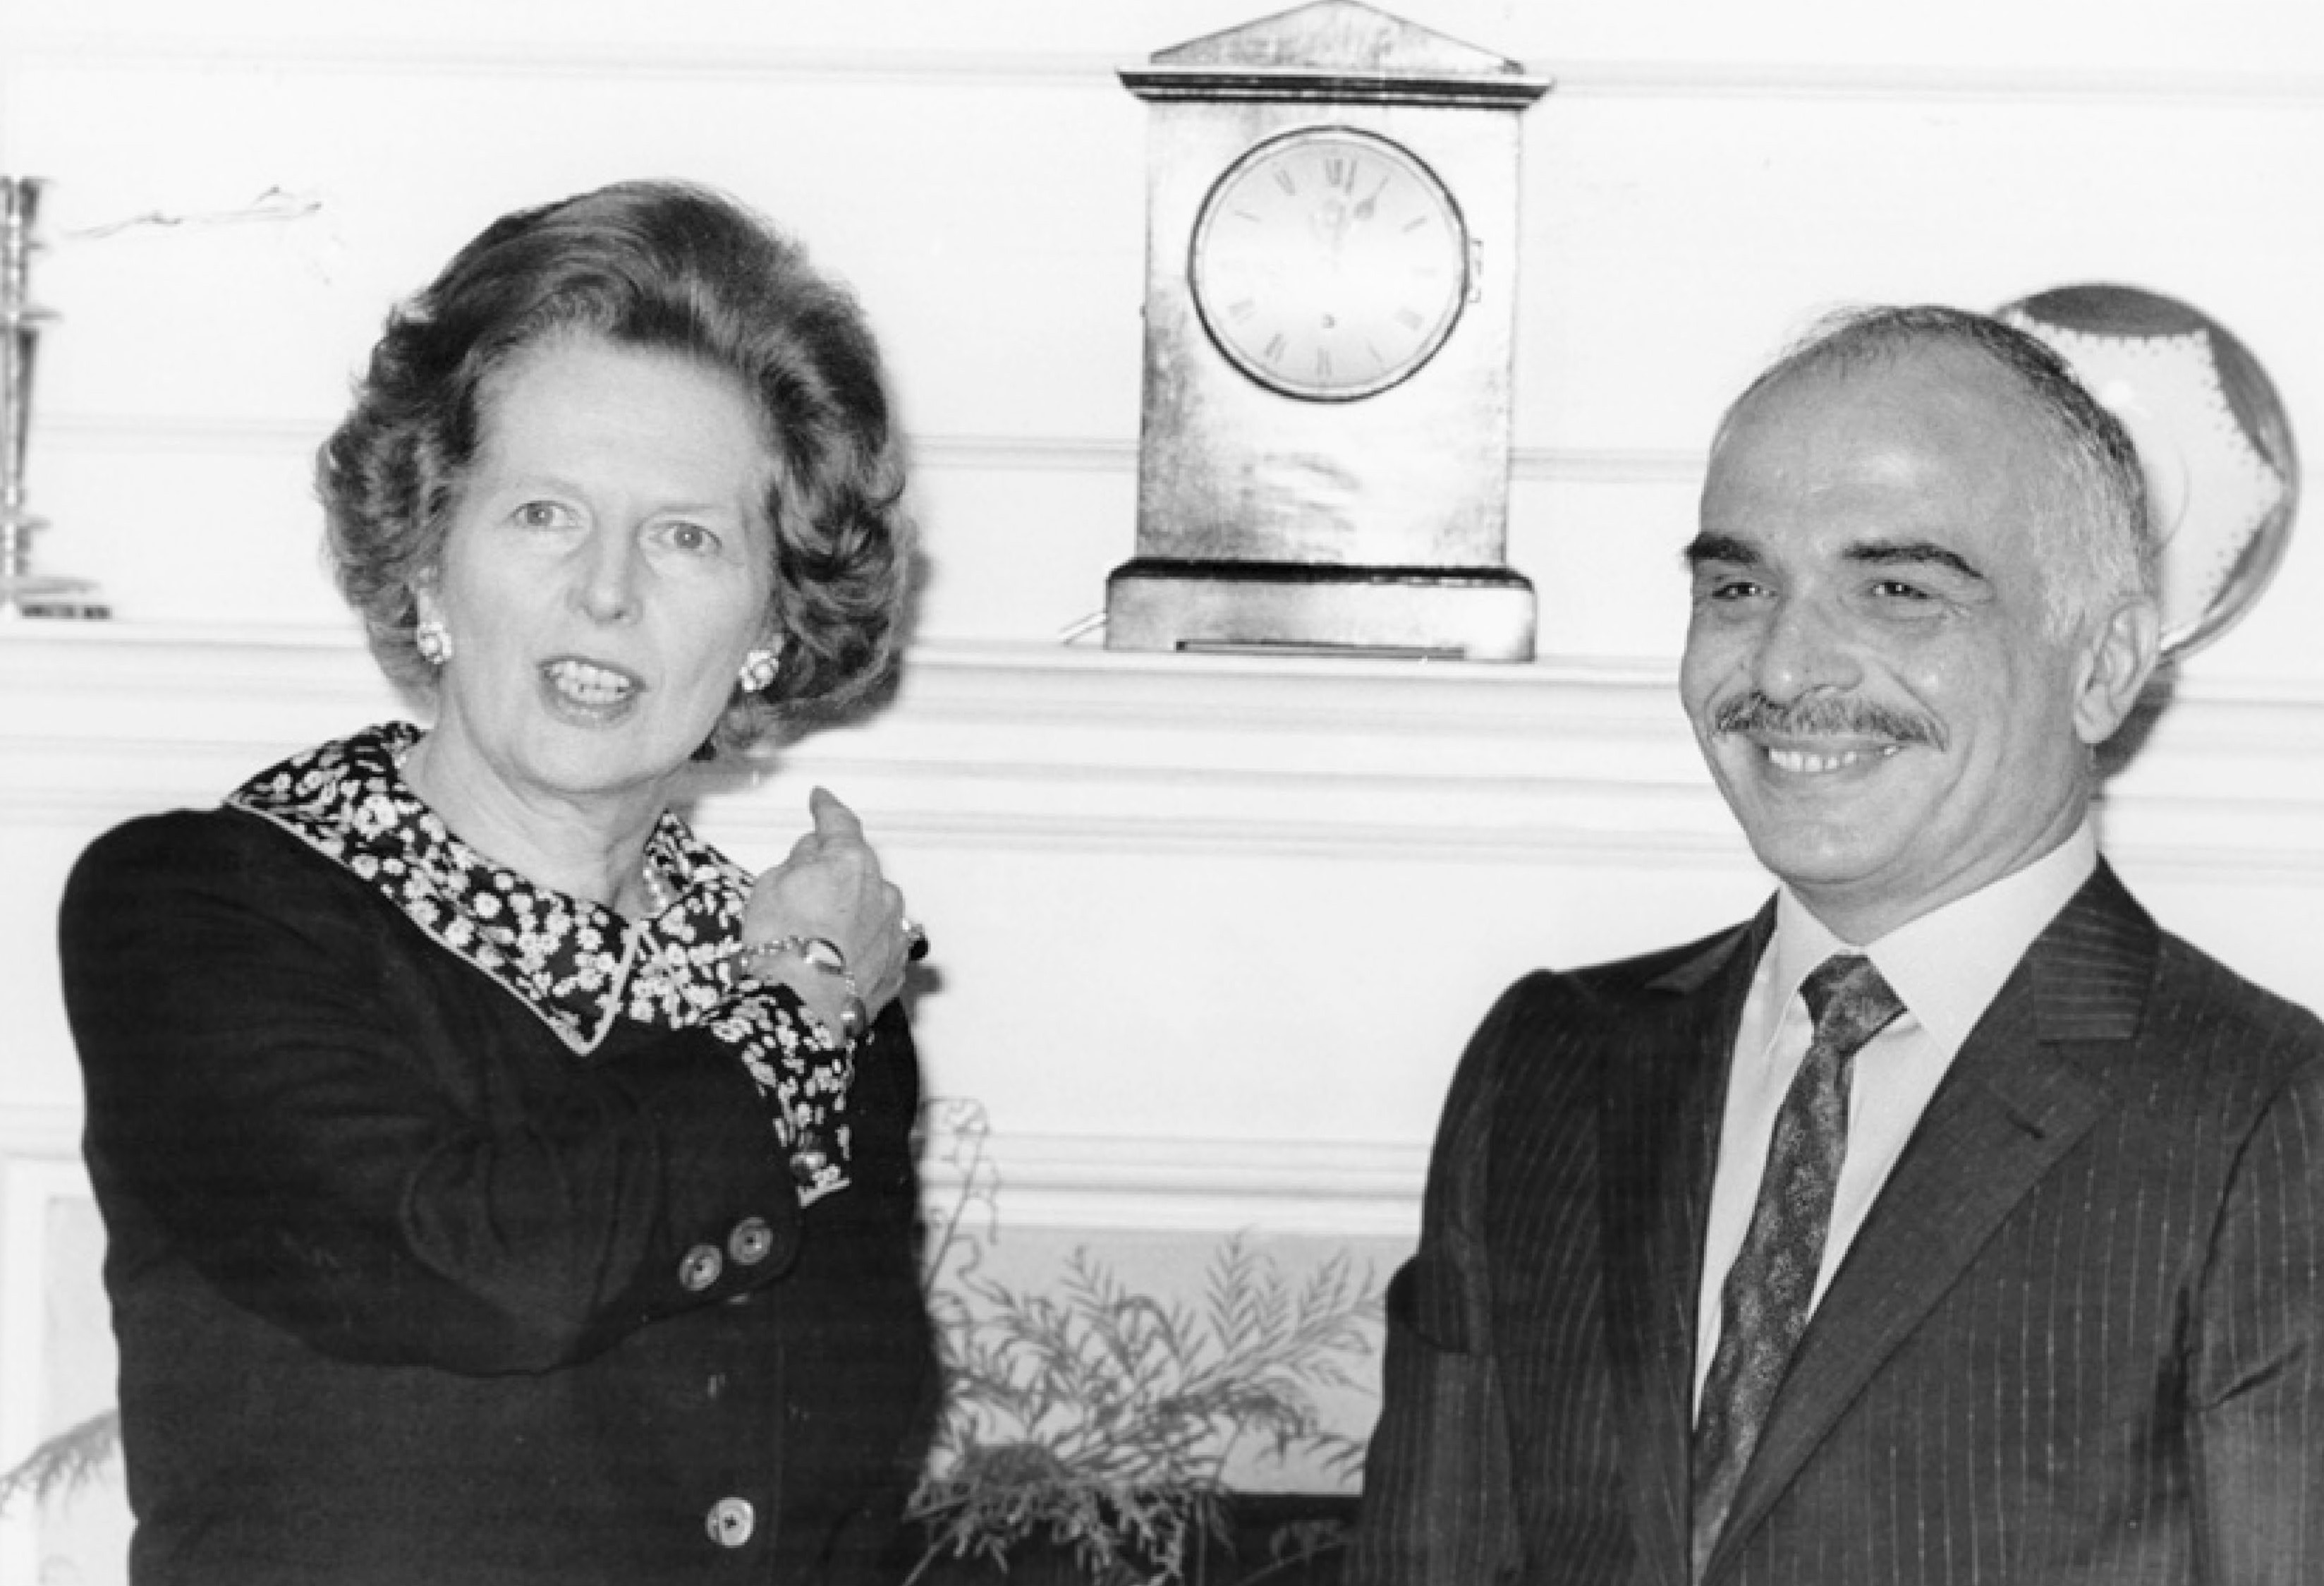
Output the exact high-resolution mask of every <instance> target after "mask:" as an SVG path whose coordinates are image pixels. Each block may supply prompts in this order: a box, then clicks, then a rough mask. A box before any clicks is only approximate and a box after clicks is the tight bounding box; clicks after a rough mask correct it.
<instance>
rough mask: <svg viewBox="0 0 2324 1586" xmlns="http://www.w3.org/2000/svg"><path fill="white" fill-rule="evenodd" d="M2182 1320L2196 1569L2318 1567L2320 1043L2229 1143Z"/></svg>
mask: <svg viewBox="0 0 2324 1586" xmlns="http://www.w3.org/2000/svg"><path fill="white" fill-rule="evenodd" d="M2310 1023H2311V1025H2312V1021H2311V1022H2310ZM2317 1044H2318V1042H2317V1040H2316V1038H2315V1037H2314V1036H2313V1034H2312V1033H2311V1035H2310V1045H2311V1046H2314V1045H2317ZM2191 1334H2192V1336H2191V1349H2192V1358H2191V1361H2190V1368H2189V1381H2188V1396H2189V1399H2190V1421H2191V1433H2192V1442H2193V1447H2194V1452H2195V1466H2196V1479H2197V1484H2198V1488H2197V1493H2196V1502H2195V1512H2196V1514H2197V1516H2198V1518H2199V1526H2200V1532H2199V1539H2198V1544H2197V1545H2198V1548H2199V1555H2200V1556H2199V1579H2201V1580H2202V1581H2206V1582H2210V1583H2212V1586H2294V1583H2295V1582H2302V1581H2318V1580H2324V1053H2318V1054H2317V1055H2314V1056H2311V1057H2310V1060H2309V1061H2308V1062H2306V1063H2305V1064H2304V1065H2303V1066H2301V1068H2300V1069H2298V1070H2297V1071H2295V1072H2294V1074H2293V1077H2292V1082H2291V1083H2290V1084H2289V1085H2288V1086H2287V1087H2286V1088H2285V1089H2284V1090H2283V1091H2282V1093H2281V1094H2279V1095H2278V1096H2277V1097H2276V1098H2275V1099H2274V1100H2273V1103H2272V1104H2271V1105H2270V1106H2269V1107H2268V1108H2267V1109H2266V1110H2265V1111H2264V1113H2262V1114H2261V1116H2260V1118H2259V1122H2258V1127H2256V1129H2255V1131H2254V1132H2253V1134H2252V1136H2251V1137H2250V1138H2249V1139H2247V1140H2246V1142H2245V1143H2244V1145H2243V1147H2242V1150H2241V1151H2240V1153H2239V1154H2238V1157H2237V1161H2236V1170H2235V1174H2234V1177H2233V1178H2232V1179H2231V1181H2230V1182H2229V1183H2228V1187H2227V1201H2226V1204H2225V1206H2224V1208H2223V1209H2222V1211H2221V1214H2220V1217H2219V1220H2218V1225H2217V1227H2216V1229H2215V1230H2214V1234H2213V1240H2212V1246H2211V1253H2210V1258H2209V1268H2208V1270H2207V1271H2206V1272H2205V1273H2204V1275H2203V1277H2202V1282H2201V1286H2200V1290H2199V1301H2198V1305H2197V1314H2196V1316H2195V1318H2194V1321H2193V1325H2192V1329H2191Z"/></svg>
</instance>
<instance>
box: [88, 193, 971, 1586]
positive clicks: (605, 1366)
mask: <svg viewBox="0 0 2324 1586" xmlns="http://www.w3.org/2000/svg"><path fill="white" fill-rule="evenodd" d="M898 478H899V476H898V468H897V463H896V459H895V456H894V451H893V449H892V445H891V439H890V432H889V419H888V410H887V404H886V399H885V397H884V395H883V392H882V386H881V372H880V366H879V362H878V358H877V355H876V353H875V350H874V348H873V346H872V343H871V339H870V337H869V334H868V333H867V331H866V330H865V329H864V326H863V324H862V320H861V318H860V316H859V315H858V313H857V311H856V310H855V309H854V307H853V303H852V302H851V301H850V300H849V299H848V298H847V297H846V296H845V295H844V293H843V292H840V291H839V290H838V289H836V288H835V287H834V286H833V285H831V284H830V283H827V282H825V281H824V280H822V279H820V278H819V277H817V276H816V274H813V273H812V272H811V271H810V270H809V268H808V267H807V264H806V262H805V261H804V259H803V258H802V257H801V255H799V253H798V251H797V250H796V249H795V248H793V247H792V246H790V245H788V243H786V242H784V241H782V240H780V239H779V238H777V237H772V236H770V234H769V233H768V232H767V231H766V229H765V228H764V227H763V226H761V224H760V223H759V222H757V221H756V220H754V219H753V218H751V217H749V216H748V215H746V214H745V213H743V212H742V211H741V210H739V209H736V208H735V207H734V206H733V205H732V204H731V203H729V202H727V201H725V200H724V199H719V198H716V197H714V196H712V195H710V194H707V193H705V192H702V191H698V190H691V189H687V188H681V187H676V186H666V185H626V186H620V187H613V188H609V189H606V190H603V191H600V192H596V193H592V194H587V195H585V196H583V197H580V198H576V199H571V200H569V201H567V202H564V203H560V204H555V205H550V206H548V207H546V208H542V209H534V210H530V211H527V212H523V213H520V214H516V215H512V216H510V217H508V218H504V219H503V220H501V221H500V222H498V223H497V224H495V225H493V227H490V228H489V229H487V230H486V231H485V232H484V234H483V235H482V236H481V237H478V238H477V239H476V240H475V242H474V243H472V244H470V245H469V246H467V247H466V249H464V250H463V251H462V252H461V253H460V254H459V255H457V257H455V258H454V259H453V261H452V262H451V264H449V265H448V266H447V268H446V270H445V271H444V273H443V274H442V275H441V276H440V277H439V278H438V280H437V281H436V282H435V283H434V284H433V285H431V286H430V287H429V288H428V289H427V290H426V291H425V292H422V293H420V296H419V297H418V298H417V299H416V300H414V301H412V302H411V303H410V305H408V306H407V307H406V308H405V309H404V310H403V311H400V312H398V313H397V314H395V315H394V316H392V318H391V320H390V321H389V324H388V328H387V331H386V335H385V337H384V339H383V340H382V342H381V343H380V346H379V348H378V349H377V351H376V352H375V353H374V357H373V359H372V363H371V366H370V369H369V372H368V375H367V376H366V377H365V379H364V381H363V382H362V384H361V385H360V387H359V389H358V392H357V395H356V400H355V406H354V409H353V412H352V413H350V415H349V416H348V418H347V419H346V422H345V423H344V424H343V425H342V426H341V428H340V429H339V431H337V434H335V435H334V436H333V437H332V438H331V440H330V441H329V442H328V443H327V446H326V447H325V449H324V451H323V454H322V459H321V466H320V485H321V494H322V496H323V500H324V503H325V505H326V509H327V515H328V520H329V526H330V543H331V548H332V552H333V554H334V558H335V561H336V564H337V572H338V577H339V580H340V582H341V585H342V587H343V588H344V589H345V590H346V593H347V595H348V597H349V598H350V599H351V600H352V601H353V603H354V604H355V607H356V608H358V609H359V610H360V611H361V612H362V614H363V616H364V619H365V622H366V624H367V625H368V628H369V632H370V636H371V643H372V646H373V649H374V653H375V654H377V656H378V657H379V659H380V661H381V662H382V663H383V665H384V666H385V668H386V669H387V671H388V672H390V673H391V674H392V676H394V677H396V678H397V679H399V680H401V681H402V682H406V683H409V684H412V685H416V687H417V688H418V689H419V690H420V691H422V692H423V693H425V694H426V695H428V696H429V697H430V698H432V700H433V704H434V712H433V716H434V720H433V725H432V726H431V727H430V728H429V729H428V730H426V731H424V732H423V731H420V730H418V729H416V728H412V727H410V726H408V725H403V724H400V723H399V724H390V725H387V726H384V727H377V728H371V729H369V730H367V731H364V732H359V733H357V734H355V736H354V737H349V738H347V739H345V740H343V741H340V742H336V743H330V744H326V745H324V746H322V747H318V748H316V749H313V750H310V751H309V752H307V753H305V754H302V755H300V756H297V757H295V758H293V759H291V760H290V761H287V762H285V763H284V764H283V765H279V766H277V767H275V768H273V769H272V770H271V771H268V772H265V773H264V774H261V775H259V776H257V777H255V778H254V779H253V780H252V781H250V782H249V783H247V784H244V786H243V787H242V788H241V789H240V790H239V791H237V792H235V793H234V794H233V795H232V796H231V797H229V798H228V799H227V800H226V806H225V807H224V808H223V809H219V810H213V811H207V812H179V813H175V814H169V815H162V816H157V817H153V818H151V819H147V820H142V821H133V822H131V823H130V824H129V825H127V826H125V827H124V828H122V829H120V830H116V831H115V832H113V833H111V834H109V835H108V836H106V837H105V838H103V839H100V840H99V841H98V842H97V844H95V845H94V846H93V847H92V848H91V849H90V850H89V852H88V854H87V855H86V856H85V857H84V858H83V859H82V861H81V863H80V865H79V867H78V869H77V871H76V872H75V875H74V877H73V880H72V883H71V886H70V887H69V891H68V895H67V897H66V901H65V905H64V921H63V936H64V961H65V975H66V990H67V997H68V1005H69V1010H70V1014H71V1017H72V1023H73V1029H74V1034H75V1036H76V1038H77V1040H78V1043H79V1048H80V1052H81V1056H82V1062H83V1067H84V1069H85V1071H86V1076H87V1083H88V1159H89V1164H90V1169H91V1173H92V1175H93V1177H94V1180H95V1183H96V1186H97V1196H98V1201H99V1203H100V1205H101V1206H102V1208H103V1210H104V1213H105V1217H106V1226H107V1229H108V1235H109V1251H108V1255H107V1260H106V1281H107V1284H108V1286H109V1288H110V1290H111V1294H112V1297H113V1303H114V1312H115V1331H116V1332H117V1333H118V1335H119V1339H120V1345H121V1387H122V1414H123V1429H124V1442H125V1447H126V1453H127V1460H128V1470H129V1483H130V1498H131V1501H132V1504H133V1506H134V1509H135V1511H136V1515H137V1519H138V1528H137V1532H136V1536H135V1541H134V1545H133V1569H132V1573H133V1577H134V1579H135V1580H136V1581H139V1582H141V1583H152V1582H164V1581H166V1582H171V1583H173V1586H174V1583H176V1582H208V1581H217V1582H221V1583H231V1586H254V1583H260V1582H270V1581H283V1582H290V1581H298V1582H300V1583H302V1586H304V1583H309V1582H330V1583H331V1586H344V1583H346V1582H370V1581H380V1582H389V1581H392V1582H407V1581H408V1582H423V1581H424V1582H430V1583H436V1582H456V1581H476V1582H490V1583H493V1586H503V1583H506V1582H530V1581H541V1582H548V1581H555V1582H557V1583H558V1586H573V1583H574V1582H581V1581H604V1582H622V1586H636V1583H638V1582H650V1581H696V1580H702V1581H709V1580H726V1579H733V1580H748V1581H816V1582H823V1581H844V1580H849V1579H854V1578H859V1577H861V1578H870V1579H878V1578H892V1577H891V1576H890V1574H889V1571H888V1566H887V1564H886V1563H884V1562H883V1560H882V1556H881V1555H882V1550H883V1549H884V1548H886V1547H887V1546H888V1544H890V1541H891V1539H892V1538H893V1535H894V1533H895V1531H896V1529H897V1527H898V1524H899V1515H900V1510H901V1504H902V1501H903V1497H904V1494H905V1492H906V1490H907V1489H908V1486H909V1483H910V1480H911V1478H912V1476H913V1473H914V1470H915V1469H916V1466H917V1458H918V1452H919V1444H918V1435H919V1433H921V1431H922V1429H923V1424H924V1422H925V1419H926V1417H925V1414H924V1412H925V1410H926V1408H927V1405H928V1403H929V1400H930V1396H931V1380H932V1377H931V1368H930V1361H931V1354H930V1349H929V1342H928V1336H927V1321H926V1317H925V1314H924V1312H923V1311H922V1309H921V1305H920V1300H919V1294H918V1283H917V1272H916V1266H915V1260H914V1248H913V1227H914V1218H915V1213H916V1206H915V1185H914V1176H913V1168H912V1163H911V1158H910V1155H909V1148H908V1138H907V1136H908V1127H909V1124H910V1121H911V1118H912V1115H913V1110H914V1107H915V1104H916V1099H917V1079H916V1075H915V1069H914V1061H913V1053H912V1047H911V1042H910V1038H909V1035H908V1032H907V1030H906V1027H905V1024H904V1020H903V1017H902V1015H901V1013H900V1011H899V1009H898V1008H897V1007H896V1006H895V1005H894V1000H893V999H894V997H895V994H896V992H897V990H898V988H899V986H900V984H901V982H902V978H903V969H904V965H905V962H906V955H907V951H908V948H909V947H910V946H911V945H913V943H914V940H915V938H916V937H917V932H914V931H913V930H912V928H911V927H909V926H908V924H907V923H905V922H904V920H903V917H902V914H900V912H899V903H900V900H899V896H898V894H897V892H896V889H895V888H894V887H893V886H890V885H889V884H888V883H887V882H886V881H885V880H883V879H882V877H881V874H880V867H879V863H878V861H877V859H876V858H874V856H873V855H872V853H871V850H870V849H868V848H867V847H866V846H865V845H864V843H863V840H862V833H861V830H860V829H859V828H858V827H857V825H856V822H855V821H854V818H853V816H852V815H851V814H849V813H848V812H847V811H846V810H845V809H844V806H842V805H841V804H839V803H838V802H837V801H835V800H834V799H831V798H830V797H829V796H828V795H827V794H823V793H817V794H816V797H815V799H814V801H813V813H814V821H815V829H814V830H813V832H812V833H810V834H809V835H807V836H806V837H804V838H802V839H800V841H799V844H798V847H797V848H796V849H794V850H793V851H792V853H791V856H790V857H789V858H788V860H786V862H785V863H784V864H782V865H780V866H778V867H775V868H774V869H772V870H770V871H768V872H767V873H765V874H764V875H761V876H758V877H756V878H755V879H753V878H752V876H749V875H748V874H747V873H745V872H744V871H742V870H741V869H738V868H737V867H735V866H733V864H731V863H730V862H729V861H727V860H726V859H725V858H723V857H721V856H720V855H719V854H718V853H716V852H715V851H714V850H713V849H710V848H708V847H706V846H705V845H704V844H703V843H702V842H700V841H699V840H697V839H696V838H695V837H694V836H693V835H692V834H691V833H690V832H689V831H688V830H687V826H686V824H685V823H684V821H681V820H679V819H678V816H677V815H675V814H674V813H672V812H670V809H669V802H670V799H671V797H672V796H673V794H674V793H675V792H676V791H677V790H678V787H679V786H680V782H681V777H682V774H683V773H684V771H685V769H686V766H687V762H688V761H689V760H690V759H693V758H696V757H697V756H699V755H701V754H703V753H705V752H706V751H707V750H708V748H709V746H710V745H711V743H712V742H713V740H714V739H715V740H717V741H719V742H724V743H739V742H741V741H742V740H744V739H747V738H749V737H751V736H752V734H753V733H754V732H756V731H757V730H759V729H760V728H762V727H763V726H765V725H766V724H767V723H769V722H770V721H771V720H773V719H778V718H780V717H784V716H795V715H798V714H800V713H804V712H807V711H811V710H830V709H835V708H838V707H841V706H844V705H845V704H847V703H848V702H850V701H851V700H855V699H857V698H859V697H860V696H862V694H863V693H864V692H865V691H867V690H868V689H870V688H871V687H873V686H874V685H876V683H877V682H879V681H880V680H881V676H882V674H883V673H884V672H886V670H887V668H888V666H889V664H890V657H891V654H892V650H893V646H894V643H895V630H896V623H897V619H898V614H899V606H900V602H901V598H902V585H903V575H904V571H905V566H906V562H907V561H908V545H907V540H906V533H905V529H904V525H903V524H902V521H901V518H900V516H899V512H898V509H897V505H896V499H897V493H898Z"/></svg>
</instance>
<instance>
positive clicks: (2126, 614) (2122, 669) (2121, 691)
mask: <svg viewBox="0 0 2324 1586" xmlns="http://www.w3.org/2000/svg"><path fill="white" fill-rule="evenodd" d="M2162 653H2163V614H2162V612H2161V610H2160V609H2159V608H2157V607H2156V605H2155V603H2154V599H2153V597H2152V596H2148V595H2134V596H2132V597H2130V598H2128V599H2126V600H2123V601H2121V602H2119V603H2118V604H2116V606H2115V608H2113V609H2112V610H2111V611H2108V612H2107V614H2106V615H2105V616H2104V617H2100V618H2099V619H2098V621H2097V622H2096V623H2095V624H2094V625H2093V626H2090V627H2089V629H2087V630H2086V631H2085V632H2084V633H2083V635H2082V651H2081V654H2080V658H2079V659H2078V660H2077V662H2076V663H2075V664H2076V669H2077V670H2076V674H2075V678H2074V731H2075V733H2076V735H2077V736H2078V737H2080V738H2081V740H2082V742H2084V743H2085V744H2088V745H2089V746H2090V747H2093V748H2095V747H2098V745H2099V744H2102V743H2104V742H2106V741H2107V739H2108V738H2110V737H2113V736H2114V735H2115V733H2116V731H2117V730H2119V729H2120V728H2121V726H2122V724H2123V722H2124V721H2126V719H2129V716H2130V713H2131V711H2132V710H2134V709H2135V708H2136V707H2137V704H2138V696H2139V695H2140V693H2141V692H2143V691H2144V690H2145V688H2146V680H2147V679H2148V678H2150V677H2152V676H2153V674H2154V665H2155V662H2156V661H2157V659H2158V658H2159V657H2160V656H2161V654H2162Z"/></svg>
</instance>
